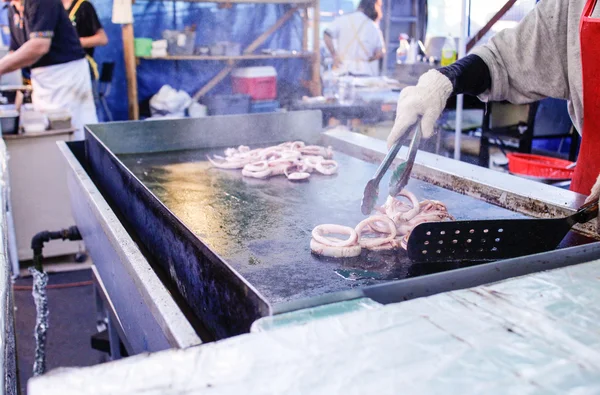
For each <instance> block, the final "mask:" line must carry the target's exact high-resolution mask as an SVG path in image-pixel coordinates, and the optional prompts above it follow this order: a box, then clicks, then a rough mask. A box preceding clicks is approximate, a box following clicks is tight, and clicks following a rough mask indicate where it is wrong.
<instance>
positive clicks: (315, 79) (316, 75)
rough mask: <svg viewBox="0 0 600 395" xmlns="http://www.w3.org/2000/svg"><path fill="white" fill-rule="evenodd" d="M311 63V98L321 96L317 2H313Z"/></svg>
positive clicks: (319, 14) (316, 0)
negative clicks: (312, 54) (312, 53)
mask: <svg viewBox="0 0 600 395" xmlns="http://www.w3.org/2000/svg"><path fill="white" fill-rule="evenodd" d="M312 6H313V52H314V56H313V62H312V81H311V90H310V93H311V94H312V95H313V96H320V95H321V37H320V31H319V20H320V19H321V18H320V16H321V9H320V4H319V0H314V1H313V4H312Z"/></svg>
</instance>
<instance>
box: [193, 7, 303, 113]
mask: <svg viewBox="0 0 600 395" xmlns="http://www.w3.org/2000/svg"><path fill="white" fill-rule="evenodd" d="M296 11H298V6H295V7H292V8H290V9H289V10H288V11H287V12H286V13H285V14H283V16H282V17H281V18H279V19H278V20H277V22H275V23H274V24H273V26H271V27H270V28H269V29H267V30H266V31H265V32H263V33H262V34H261V35H260V36H258V37H257V38H256V39H255V40H254V41H252V43H250V45H248V47H247V48H246V49H245V50H244V54H246V55H248V54H251V53H252V52H254V51H255V50H256V49H257V48H258V47H260V46H261V45H262V44H263V43H264V42H265V41H266V40H267V38H269V36H270V35H271V34H273V33H275V32H276V31H277V30H278V29H279V28H280V27H281V26H283V25H284V24H285V23H286V22H287V21H289V20H290V19H291V18H292V16H293V15H294V14H295V13H296ZM237 63H238V62H237V61H234V62H232V63H231V64H230V65H229V66H227V67H225V68H224V69H223V70H221V71H220V72H219V73H218V74H217V75H216V76H214V77H213V78H212V79H211V80H210V81H209V82H208V83H207V84H206V85H204V86H203V87H202V89H200V90H199V91H198V92H196V94H195V95H194V97H193V99H194V101H198V99H200V98H201V97H202V96H204V95H206V94H207V93H208V92H209V91H210V90H211V89H213V88H214V87H215V86H216V85H217V84H218V83H219V82H221V81H223V79H224V78H225V77H227V75H228V74H229V73H231V71H232V70H233V68H234V67H235V65H236V64H237Z"/></svg>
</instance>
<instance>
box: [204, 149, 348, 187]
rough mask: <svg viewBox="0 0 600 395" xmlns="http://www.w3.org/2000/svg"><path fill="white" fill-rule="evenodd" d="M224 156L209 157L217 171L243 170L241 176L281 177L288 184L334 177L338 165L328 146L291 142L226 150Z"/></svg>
mask: <svg viewBox="0 0 600 395" xmlns="http://www.w3.org/2000/svg"><path fill="white" fill-rule="evenodd" d="M224 154H225V156H219V155H214V156H213V157H212V158H211V157H208V160H209V161H210V163H211V164H212V165H213V166H214V167H217V168H219V169H230V170H233V169H235V170H240V169H241V170H242V175H243V176H244V177H251V178H261V179H266V178H270V177H274V176H280V175H283V176H285V177H287V179H288V180H290V181H301V180H306V179H308V178H309V177H310V175H311V173H313V172H317V173H320V174H323V175H333V174H335V173H336V172H337V169H338V164H337V162H336V161H334V160H333V159H332V158H333V150H332V149H331V147H321V146H319V145H305V144H304V143H303V142H302V141H290V142H286V143H283V144H279V145H275V146H272V147H267V148H257V149H252V150H251V149H250V148H249V147H247V146H245V145H240V146H239V147H237V148H227V149H226V150H225V152H224Z"/></svg>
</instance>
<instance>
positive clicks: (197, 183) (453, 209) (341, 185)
mask: <svg viewBox="0 0 600 395" xmlns="http://www.w3.org/2000/svg"><path fill="white" fill-rule="evenodd" d="M214 153H217V154H221V153H222V149H219V150H189V151H171V152H161V153H150V154H148V153H145V154H129V155H118V157H119V159H120V160H121V161H122V162H123V164H124V165H125V166H126V167H128V168H129V169H130V170H131V171H132V172H133V173H134V174H135V176H136V177H138V178H139V179H140V180H141V181H142V183H143V184H144V185H145V186H146V187H147V188H148V189H149V190H151V191H152V193H153V194H154V195H155V196H156V197H157V198H158V199H159V200H160V201H161V202H162V203H163V204H164V205H165V206H166V207H167V208H168V209H169V210H170V211H171V212H172V213H173V214H175V215H176V216H177V217H178V218H179V219H180V220H181V221H182V222H183V223H184V224H185V225H186V226H187V227H188V228H189V229H190V230H191V231H192V232H193V233H194V234H195V235H196V236H197V237H198V238H199V239H200V240H201V241H202V242H203V243H205V244H206V245H207V246H208V247H209V248H211V249H212V250H213V251H214V252H215V253H217V254H218V255H219V256H220V257H221V258H222V259H223V260H225V261H226V262H228V263H229V264H230V265H231V266H232V267H233V268H235V270H237V271H238V272H239V273H240V274H241V275H242V276H243V277H244V278H246V279H247V280H248V281H249V282H250V283H251V284H252V285H253V286H254V287H255V288H256V289H257V290H258V291H259V292H260V293H261V294H262V295H263V296H264V297H266V299H267V300H268V301H269V302H270V303H271V304H277V303H281V302H288V301H292V300H296V299H303V298H308V297H312V296H319V295H322V294H325V293H330V292H335V291H342V290H346V289H349V288H352V287H364V286H368V285H375V284H380V283H384V282H388V281H392V280H399V279H404V278H409V277H417V276H421V275H425V274H430V273H436V272H443V271H447V270H452V269H456V268H460V267H466V266H470V265H473V264H475V263H476V262H465V263H462V264H460V263H458V264H457V263H452V264H435V265H413V264H411V262H410V261H409V259H408V257H407V255H406V253H405V251H403V250H402V251H399V252H365V250H363V254H362V255H361V256H360V257H358V258H353V259H345V260H337V259H327V258H319V257H316V256H314V255H312V254H311V252H310V247H309V243H310V239H311V231H312V229H313V228H314V227H315V226H316V225H319V224H324V223H334V224H341V225H347V226H355V225H356V224H358V222H360V221H361V220H362V219H364V218H365V216H363V215H362V214H361V212H360V201H361V197H362V190H363V188H364V185H365V183H366V182H367V181H368V180H369V178H370V177H371V176H372V175H373V173H374V172H375V170H376V167H377V165H375V164H371V163H367V162H365V161H362V160H360V159H357V158H354V157H351V156H348V155H345V154H342V153H339V152H336V153H335V160H337V161H338V163H339V173H338V174H337V175H335V176H322V175H313V176H311V178H310V179H309V180H308V182H301V183H292V182H290V181H288V180H287V179H285V178H284V177H275V178H271V179H269V180H256V179H249V178H245V177H243V176H242V175H241V172H240V171H239V170H237V171H236V170H221V169H215V168H213V167H211V165H210V163H209V162H208V161H206V155H207V154H214ZM388 177H389V176H388ZM382 185H387V179H384V180H383V182H382ZM408 189H409V190H410V191H411V192H413V193H415V194H416V195H417V197H419V198H420V199H425V198H427V199H436V200H440V201H442V202H444V203H445V204H446V205H447V207H448V210H449V212H450V213H451V214H452V215H454V216H455V217H456V218H457V219H493V218H526V217H525V216H524V215H522V214H518V213H515V212H512V211H510V210H506V209H503V208H500V207H497V206H494V205H492V204H489V203H486V202H484V201H481V200H477V199H474V198H471V197H468V196H465V195H461V194H458V193H455V192H452V191H449V190H446V189H443V188H440V187H436V186H434V185H431V184H427V183H425V182H421V181H417V180H414V179H413V180H411V181H410V183H409V185H408ZM386 195H387V190H386V189H385V188H383V187H382V190H381V193H380V199H379V200H380V201H379V203H380V204H381V203H383V201H384V200H385V198H386ZM578 244H581V240H579V241H578Z"/></svg>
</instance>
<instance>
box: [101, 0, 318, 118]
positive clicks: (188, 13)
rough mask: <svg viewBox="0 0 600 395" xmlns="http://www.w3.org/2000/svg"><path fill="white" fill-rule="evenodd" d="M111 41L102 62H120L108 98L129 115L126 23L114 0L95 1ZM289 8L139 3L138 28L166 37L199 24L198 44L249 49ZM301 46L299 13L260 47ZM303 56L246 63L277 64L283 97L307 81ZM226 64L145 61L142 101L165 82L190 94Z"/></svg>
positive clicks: (139, 33)
mask: <svg viewBox="0 0 600 395" xmlns="http://www.w3.org/2000/svg"><path fill="white" fill-rule="evenodd" d="M92 2H93V4H94V6H95V7H96V10H97V12H98V15H99V17H100V20H101V22H102V24H103V25H104V28H105V30H106V32H107V34H108V37H109V40H110V43H109V45H108V46H107V47H104V48H99V49H98V50H97V52H96V60H97V61H98V63H102V62H115V63H116V67H115V75H114V78H113V81H114V85H113V90H112V93H111V95H110V97H109V98H108V103H109V107H110V108H111V111H113V115H114V117H115V119H127V100H126V98H127V86H126V83H125V68H124V61H123V43H122V36H121V26H120V25H113V24H112V23H111V16H112V0H93V1H92ZM287 9H289V6H284V5H272V4H269V5H260V4H248V5H245V4H237V5H233V6H232V7H231V8H230V9H227V8H225V9H219V8H218V7H217V5H216V4H213V3H201V4H198V3H183V2H173V1H138V2H136V4H134V6H133V15H134V21H135V23H134V31H135V36H136V37H147V38H152V39H160V38H162V32H163V31H164V30H166V29H169V30H183V29H184V27H185V26H190V25H193V24H195V25H196V26H197V32H196V46H202V45H211V44H213V43H214V42H218V41H232V42H239V43H241V44H242V48H245V47H247V46H248V45H249V44H250V43H251V42H252V41H253V40H254V39H255V38H256V37H258V36H259V35H260V34H261V33H262V32H264V31H265V30H267V29H268V28H269V27H270V26H272V25H273V24H274V23H275V21H276V20H277V19H278V18H279V17H280V16H282V15H283V14H284V13H285V12H286V11H287ZM262 48H272V49H289V50H301V49H302V20H301V18H300V16H299V14H296V15H295V16H294V17H293V18H292V19H291V20H290V21H289V22H288V23H286V24H285V25H284V26H283V27H282V28H281V29H280V30H278V31H277V32H276V33H275V34H274V35H272V36H271V37H270V38H269V39H268V40H267V41H266V42H265V43H264V44H263V45H262V46H261V47H260V48H259V49H258V50H257V52H258V51H260V50H261V49H262ZM304 64H305V61H304V60H300V59H283V60H267V61H264V60H262V61H246V62H243V63H241V65H242V66H249V65H273V66H275V68H276V69H277V72H278V80H279V95H280V98H281V97H285V96H286V95H287V94H288V93H289V92H290V91H294V90H297V89H298V86H299V85H300V80H301V79H307V77H308V75H307V74H306V70H308V69H307V68H305V67H303V66H304ZM223 67H225V64H224V63H223V62H217V61H165V60H142V61H141V63H140V64H139V66H138V68H137V72H138V93H139V100H140V101H143V100H147V99H149V98H150V97H151V96H152V95H154V94H155V93H156V92H157V91H158V90H159V89H160V87H161V86H162V85H165V84H168V85H171V86H172V87H173V88H176V89H183V90H185V91H186V92H188V93H189V94H191V95H193V94H194V93H196V92H197V91H198V90H199V89H200V88H201V87H202V86H203V85H204V84H205V83H206V82H207V81H209V80H210V79H211V78H212V77H213V76H214V75H215V74H217V73H218V72H219V71H220V70H221V69H222V68H223ZM230 89H231V85H230V81H229V79H226V80H224V81H223V82H222V83H221V84H219V85H218V86H217V87H216V88H215V89H214V90H213V91H211V94H213V93H227V92H229V91H230Z"/></svg>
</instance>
